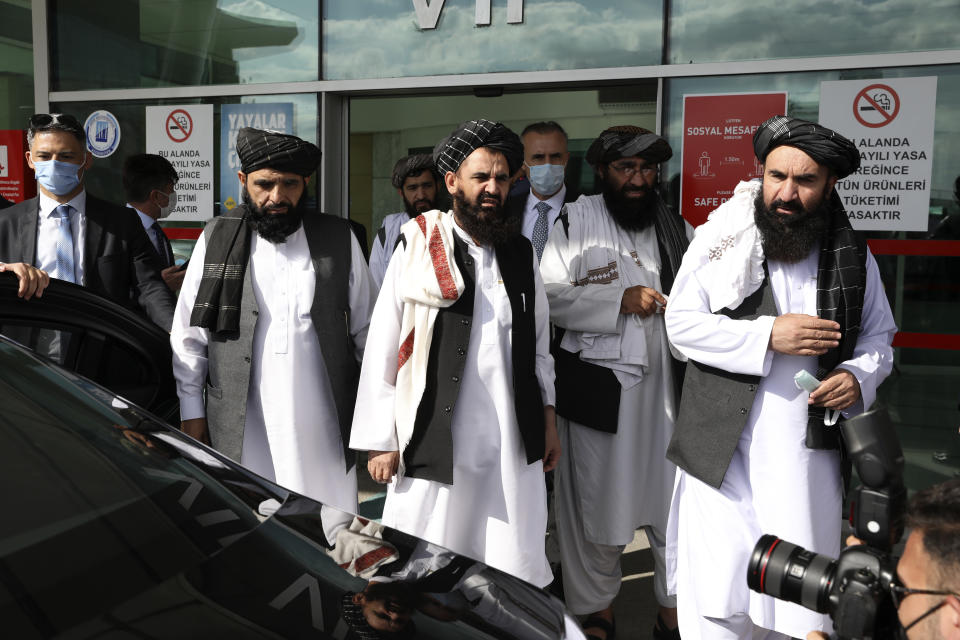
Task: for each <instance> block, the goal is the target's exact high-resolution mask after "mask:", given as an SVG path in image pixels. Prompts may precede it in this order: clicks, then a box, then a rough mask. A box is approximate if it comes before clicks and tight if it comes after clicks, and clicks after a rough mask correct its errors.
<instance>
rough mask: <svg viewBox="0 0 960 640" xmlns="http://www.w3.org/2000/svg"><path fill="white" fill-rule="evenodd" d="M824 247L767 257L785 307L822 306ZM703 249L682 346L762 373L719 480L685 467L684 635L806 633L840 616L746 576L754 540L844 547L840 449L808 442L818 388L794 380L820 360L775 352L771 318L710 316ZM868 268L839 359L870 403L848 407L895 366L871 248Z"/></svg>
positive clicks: (674, 561)
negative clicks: (854, 331)
mask: <svg viewBox="0 0 960 640" xmlns="http://www.w3.org/2000/svg"><path fill="white" fill-rule="evenodd" d="M701 246H703V245H701ZM691 250H695V249H694V246H693V245H691ZM819 255H820V252H819V250H818V249H817V248H814V249H813V250H812V251H811V253H810V255H809V256H808V257H807V259H805V260H803V261H801V262H798V263H795V264H787V263H783V262H777V261H773V260H770V261H768V263H767V266H768V271H769V274H770V275H769V278H770V282H769V284H770V286H771V287H772V290H773V295H774V298H775V300H776V305H777V312H778V313H779V314H786V313H801V314H807V315H811V316H816V315H817V262H818V260H819ZM691 258H693V259H691ZM699 258H700V257H699V256H691V255H689V253H688V255H687V256H685V258H684V264H683V266H682V267H681V269H680V272H679V274H678V275H677V280H676V283H675V284H674V287H673V295H672V296H671V298H670V304H669V312H668V315H667V328H668V331H669V333H670V339H671V341H672V342H673V345H674V346H675V347H676V348H677V349H679V350H680V351H681V352H683V353H684V354H685V355H686V356H688V357H689V358H690V359H691V360H696V361H698V362H702V363H704V364H707V365H710V366H713V367H717V368H720V369H724V370H726V371H731V372H735V373H742V374H747V375H758V376H762V378H761V381H760V384H759V388H758V390H757V394H756V397H755V400H754V403H753V407H752V408H751V410H750V415H749V419H748V421H747V424H746V427H745V428H744V430H743V434H742V435H741V437H740V442H739V445H738V446H737V449H736V451H735V453H734V455H733V460H732V461H731V463H730V467H729V468H728V469H727V472H726V475H725V476H724V479H723V484H722V485H721V487H720V489H719V490H716V489H714V488H713V487H711V486H709V485H707V484H705V483H703V482H701V481H700V480H697V479H696V478H694V477H693V476H691V475H689V474H687V473H685V472H684V471H683V470H680V471H679V473H678V474H677V483H676V488H675V490H674V496H673V502H672V505H671V510H670V524H669V528H668V532H667V566H668V572H669V583H670V585H671V587H675V593H676V594H677V604H678V615H679V619H680V633H681V635H682V636H683V638H684V640H696V639H697V638H703V639H705V640H723V639H727V638H730V639H732V638H749V637H751V636H752V637H761V636H763V635H764V633H765V630H773V631H775V632H777V633H779V634H786V636H791V637H796V638H804V637H806V635H807V633H808V632H809V631H812V630H829V629H830V628H831V626H830V620H829V618H828V617H827V616H824V615H821V614H818V613H816V612H813V611H810V610H808V609H805V608H803V607H801V606H799V605H796V604H792V603H788V602H784V601H782V600H777V599H774V598H772V597H770V596H765V595H761V594H759V593H756V592H754V591H751V590H750V589H749V588H748V587H747V580H746V575H747V565H748V562H749V559H750V554H751V552H752V550H753V547H754V545H755V544H756V542H757V540H758V539H759V538H760V536H761V535H763V534H765V533H769V534H773V535H776V536H779V537H781V538H783V539H784V540H787V541H789V542H792V543H794V544H798V545H800V546H801V547H804V548H805V549H809V550H811V551H814V552H816V553H820V554H825V555H827V556H830V557H833V558H836V557H837V555H838V553H839V552H840V520H841V517H842V514H841V502H842V495H841V491H842V488H841V482H842V481H841V475H840V459H839V453H838V452H837V451H834V450H814V449H808V448H807V447H806V446H805V445H804V440H805V437H806V432H807V410H808V405H807V395H808V394H807V392H805V391H802V390H800V389H798V388H797V386H796V385H795V384H794V382H793V376H794V374H796V373H797V372H798V371H800V370H801V369H806V370H807V371H810V372H811V373H814V372H816V370H817V358H816V357H815V356H793V355H785V354H781V353H775V352H773V351H772V350H770V349H769V348H768V344H769V340H770V332H771V330H772V328H773V321H774V318H773V317H771V316H761V317H760V318H757V319H756V320H733V319H731V318H728V317H726V316H724V315H722V314H713V313H710V309H709V304H708V296H707V291H706V288H705V287H704V286H703V284H702V283H701V282H700V281H699V280H698V274H697V271H696V270H695V269H690V268H689V267H688V264H695V263H698V262H700V259H699ZM703 262H706V259H705V258H704V260H703ZM866 270H867V281H866V291H865V297H864V303H863V314H862V320H861V327H862V328H861V332H860V335H859V338H858V340H857V346H856V349H855V351H854V355H853V358H852V359H851V360H848V361H846V362H843V363H841V364H840V365H839V366H840V367H841V368H843V369H846V370H848V371H850V372H851V373H853V375H854V376H855V377H856V378H857V380H858V381H859V383H860V392H861V400H860V401H858V402H857V403H856V404H854V405H853V406H852V407H850V409H848V410H847V411H845V412H844V414H845V415H846V414H848V413H849V414H850V415H854V414H857V413H860V412H862V411H863V410H864V409H863V408H864V407H865V406H866V407H869V406H870V405H871V404H872V403H873V401H874V398H875V397H876V389H877V386H878V385H879V384H880V382H882V381H883V379H884V378H885V377H886V376H887V374H889V372H890V369H891V366H892V349H891V347H890V343H891V341H892V339H893V334H894V333H895V332H896V326H895V325H894V323H893V317H892V315H891V313H890V307H889V304H888V303H887V298H886V296H885V294H884V292H883V285H882V283H881V281H880V276H879V273H878V271H877V264H876V261H875V260H874V259H873V256H872V255H868V256H867V264H866ZM758 627H759V628H758ZM766 637H781V636H779V635H777V634H770V633H766Z"/></svg>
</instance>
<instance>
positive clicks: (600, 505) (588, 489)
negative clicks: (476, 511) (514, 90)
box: [540, 126, 689, 640]
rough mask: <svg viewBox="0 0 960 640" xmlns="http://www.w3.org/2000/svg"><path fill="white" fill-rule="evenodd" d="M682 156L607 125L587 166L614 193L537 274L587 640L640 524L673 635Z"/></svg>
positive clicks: (608, 609) (570, 555)
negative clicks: (674, 201)
mask: <svg viewBox="0 0 960 640" xmlns="http://www.w3.org/2000/svg"><path fill="white" fill-rule="evenodd" d="M672 154H673V151H672V150H671V148H670V145H669V144H668V143H667V141H666V140H664V139H663V138H661V137H660V136H658V135H657V134H655V133H653V132H651V131H648V130H647V129H643V128H641V127H635V126H615V127H610V128H608V129H607V130H605V131H603V132H602V133H601V134H600V135H599V136H598V137H597V138H596V140H594V141H593V143H592V144H591V145H590V148H589V149H588V150H587V161H588V162H589V163H590V164H591V165H593V167H594V171H595V172H596V174H597V177H598V178H599V179H600V180H601V181H602V184H603V193H601V194H597V195H591V196H580V198H579V199H577V200H576V201H574V202H569V203H567V204H566V205H564V206H563V210H562V211H561V213H560V217H559V219H558V221H557V224H556V228H554V230H553V231H552V233H551V235H550V239H549V241H548V242H547V245H546V248H545V249H544V251H543V260H542V261H541V263H540V274H541V275H542V277H543V282H544V288H545V289H546V292H547V299H548V300H549V301H550V319H551V320H552V321H553V323H554V324H555V325H556V326H557V328H558V329H557V332H558V334H562V337H560V339H559V341H558V344H557V345H556V348H555V349H554V357H555V359H556V371H557V413H558V414H559V418H558V419H557V422H558V423H559V424H558V428H559V431H560V437H561V446H562V447H563V450H564V452H565V455H564V456H563V458H562V459H561V461H560V465H559V466H558V467H557V472H556V478H555V481H556V484H555V489H554V491H555V493H554V505H555V508H556V518H557V541H558V543H559V545H558V546H559V548H560V565H561V567H562V569H563V593H564V598H565V600H566V603H567V606H568V607H569V608H570V610H571V611H572V612H573V613H575V614H578V615H586V616H587V618H586V620H584V622H583V628H584V631H586V632H587V634H589V635H591V636H593V637H596V638H600V639H601V640H608V639H609V638H611V637H612V636H613V634H614V625H613V601H614V599H615V598H616V596H617V593H619V591H620V583H621V576H622V573H621V570H620V556H621V554H622V553H623V549H624V547H625V546H626V545H627V544H629V543H630V542H631V541H632V540H633V537H634V534H635V533H636V530H637V529H638V528H640V527H643V528H644V529H645V530H646V534H647V540H648V541H649V543H650V548H651V551H652V553H653V557H654V567H655V572H654V573H655V575H654V581H653V583H654V592H655V594H656V598H657V602H658V604H659V605H660V608H659V612H658V618H657V623H656V626H655V627H654V629H653V638H655V640H669V639H670V638H674V637H675V634H676V628H677V621H676V602H675V599H674V598H673V597H671V596H670V595H668V594H667V587H666V578H665V571H664V562H665V561H664V549H665V544H666V542H665V541H666V535H665V531H666V528H667V513H668V510H669V506H670V495H671V492H672V491H673V480H674V476H675V469H674V466H673V465H672V464H670V463H669V462H667V461H666V460H665V459H664V455H665V453H666V450H667V442H668V441H669V440H670V434H671V432H672V430H673V416H674V415H675V414H676V411H675V407H676V401H675V392H676V386H675V384H674V377H675V376H674V373H675V371H676V370H677V369H678V368H680V365H678V364H677V363H676V362H674V360H673V357H672V356H671V353H670V348H669V345H668V343H667V332H666V330H665V329H664V326H663V307H664V305H665V304H666V302H667V299H666V297H665V296H666V295H667V294H669V292H670V286H671V283H672V282H673V277H674V275H675V274H676V271H677V269H678V268H679V266H680V261H681V259H682V257H683V252H684V250H685V249H686V248H687V230H688V229H689V225H687V224H686V223H685V222H684V221H683V219H682V218H681V217H680V216H678V215H677V214H676V212H674V211H672V210H671V209H670V208H669V207H667V205H666V204H665V203H664V202H663V200H662V199H661V197H660V194H659V192H658V190H657V186H658V182H659V166H660V163H661V162H665V161H666V160H669V159H670V157H671V155H672Z"/></svg>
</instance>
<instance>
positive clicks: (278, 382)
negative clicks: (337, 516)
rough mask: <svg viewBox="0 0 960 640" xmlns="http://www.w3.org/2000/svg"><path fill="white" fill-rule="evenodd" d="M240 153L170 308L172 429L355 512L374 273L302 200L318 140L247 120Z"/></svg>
mask: <svg viewBox="0 0 960 640" xmlns="http://www.w3.org/2000/svg"><path fill="white" fill-rule="evenodd" d="M237 154H238V156H239V157H240V165H241V170H240V171H239V172H238V174H237V175H238V177H239V180H240V183H241V185H242V186H243V190H242V195H243V205H241V206H239V207H236V208H235V209H233V210H232V211H230V212H229V213H226V214H224V215H222V216H220V217H218V218H215V219H213V220H212V221H211V222H210V223H209V224H208V225H207V227H206V228H205V229H204V231H203V234H202V235H201V236H200V239H199V241H198V242H197V246H196V248H195V249H194V251H193V256H192V258H191V260H190V266H189V267H188V268H187V273H186V275H185V277H184V281H183V288H182V289H181V292H180V298H179V300H178V302H177V310H176V313H175V315H174V322H173V331H172V332H171V335H170V342H171V344H172V346H173V368H174V373H175V375H176V377H177V392H178V394H179V396H180V417H181V419H182V429H183V430H184V431H185V432H186V433H188V434H190V435H191V436H193V437H195V438H197V439H200V440H205V441H208V442H210V443H211V444H212V446H213V447H214V448H215V449H217V450H218V451H220V452H222V453H223V454H224V455H226V456H228V457H230V458H232V459H234V460H236V461H238V462H240V463H241V464H243V465H244V466H245V467H248V468H249V469H252V470H253V471H255V472H256V473H259V474H260V475H262V476H264V477H265V478H268V479H270V480H274V481H275V482H277V483H278V484H281V485H283V486H284V487H287V488H288V489H292V490H294V491H297V492H298V493H301V494H303V495H306V496H309V497H311V498H314V499H316V500H320V501H322V502H324V503H327V504H330V505H333V506H336V507H338V508H340V509H344V510H348V511H354V512H355V511H356V508H357V477H356V469H355V464H354V462H355V456H353V455H352V454H349V450H348V449H347V444H348V443H349V440H350V418H351V416H352V415H353V405H354V401H355V398H356V384H357V377H358V375H359V362H360V360H361V358H362V356H363V347H364V343H365V342H366V337H367V325H368V322H369V318H370V312H371V309H372V308H373V303H374V296H375V291H374V287H373V282H372V280H371V279H370V275H369V272H368V270H367V265H366V263H365V262H364V260H363V254H362V253H361V251H360V246H359V244H358V243H357V241H356V238H355V237H354V236H353V234H352V232H351V230H350V227H349V225H348V223H347V221H346V220H344V219H342V218H337V217H334V216H330V215H325V214H321V213H318V212H316V211H312V210H309V209H307V208H306V206H305V201H306V197H307V176H309V175H311V174H312V173H313V172H314V171H315V170H316V167H317V165H318V164H319V162H320V150H319V149H317V147H316V146H314V145H313V144H311V143H309V142H305V141H304V140H301V139H300V138H297V137H295V136H291V135H284V134H281V133H275V132H271V131H261V130H258V129H251V128H246V127H245V128H243V129H240V131H239V133H238V134H237ZM204 397H206V404H204Z"/></svg>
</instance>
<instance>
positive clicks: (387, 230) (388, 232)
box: [370, 153, 440, 289]
mask: <svg viewBox="0 0 960 640" xmlns="http://www.w3.org/2000/svg"><path fill="white" fill-rule="evenodd" d="M391 182H392V183H393V186H394V188H395V189H396V190H397V193H398V194H399V195H400V197H401V198H403V209H404V210H403V211H401V212H399V213H391V214H389V215H388V216H386V217H385V218H384V219H383V224H382V225H381V226H380V230H379V231H378V232H377V237H376V238H374V239H373V249H371V250H370V275H372V276H373V280H374V282H376V283H377V288H378V289H379V288H380V285H381V284H383V276H384V275H385V274H386V273H387V265H388V264H390V257H391V256H392V255H393V250H394V249H396V247H397V242H399V240H400V227H402V226H403V224H404V223H405V222H407V221H409V220H411V219H413V218H416V217H417V216H418V215H420V214H421V213H423V212H424V211H430V210H431V209H436V208H437V195H438V192H437V187H438V186H439V183H440V178H439V176H438V175H437V168H436V165H434V164H433V156H431V155H430V154H429V153H417V154H414V155H412V156H404V157H403V158H400V159H399V160H397V164H396V165H394V167H393V177H392V180H391Z"/></svg>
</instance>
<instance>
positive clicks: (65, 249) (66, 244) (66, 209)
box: [53, 204, 77, 283]
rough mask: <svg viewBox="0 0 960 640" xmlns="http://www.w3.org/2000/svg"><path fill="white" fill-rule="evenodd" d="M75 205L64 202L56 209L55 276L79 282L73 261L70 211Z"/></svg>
mask: <svg viewBox="0 0 960 640" xmlns="http://www.w3.org/2000/svg"><path fill="white" fill-rule="evenodd" d="M72 211H73V207H71V206H70V205H68V204H62V205H60V206H59V207H57V209H56V217H57V218H58V222H57V226H58V231H59V233H58V234H57V267H56V273H54V274H53V277H54V278H57V279H59V280H66V281H67V282H73V283H76V282H77V275H76V270H75V268H74V262H73V229H71V228H70V213H71V212H72Z"/></svg>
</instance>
